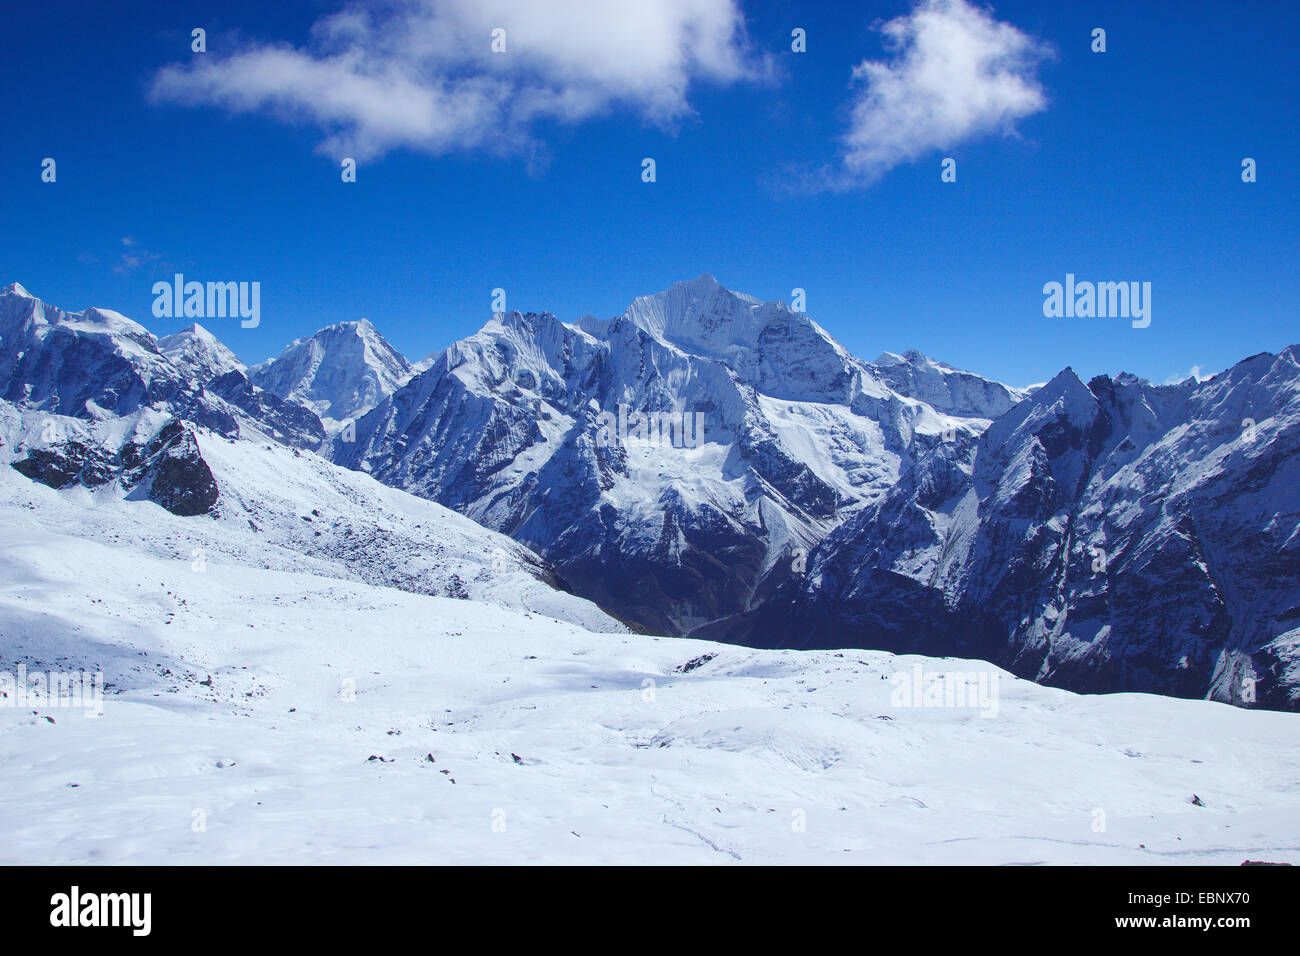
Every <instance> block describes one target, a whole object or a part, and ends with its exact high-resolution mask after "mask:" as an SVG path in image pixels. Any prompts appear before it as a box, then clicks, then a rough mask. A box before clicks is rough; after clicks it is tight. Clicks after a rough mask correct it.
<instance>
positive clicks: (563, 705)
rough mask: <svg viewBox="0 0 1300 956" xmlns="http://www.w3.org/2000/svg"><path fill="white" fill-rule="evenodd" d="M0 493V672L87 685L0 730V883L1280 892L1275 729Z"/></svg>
mask: <svg viewBox="0 0 1300 956" xmlns="http://www.w3.org/2000/svg"><path fill="white" fill-rule="evenodd" d="M229 447H231V448H234V447H237V446H229ZM204 450H205V454H208V453H213V457H214V460H215V461H216V463H215V464H214V468H215V469H217V470H219V471H220V470H221V469H223V468H225V467H227V466H226V465H225V464H222V463H221V461H220V458H221V454H218V453H215V452H216V451H217V450H215V449H214V448H213V447H211V443H210V442H209V443H208V445H207V446H205V449H204ZM219 451H220V452H221V453H225V450H219ZM288 454H289V455H290V456H291V457H292V453H288ZM256 461H257V462H261V463H262V464H261V466H262V467H267V468H272V467H273V465H274V462H273V461H270V460H267V459H261V458H259V459H256ZM232 467H233V466H232ZM245 467H247V468H249V469H252V468H253V467H254V464H252V463H249V464H246V466H245ZM0 473H6V474H4V477H3V479H0V489H3V492H4V500H3V502H0V635H2V637H3V640H2V641H0V655H2V660H0V670H5V671H8V672H10V673H14V672H15V671H16V668H17V666H18V664H19V663H23V664H25V665H26V667H27V668H28V669H29V671H38V670H45V671H51V670H63V671H66V670H72V669H79V668H88V669H92V670H94V669H100V670H102V672H103V673H104V675H105V678H106V680H107V682H108V684H109V688H108V693H107V695H106V697H107V699H106V702H105V704H104V707H103V713H102V716H86V712H83V711H78V710H72V709H68V708H58V707H53V706H49V702H47V701H41V700H36V701H35V702H28V703H27V705H26V706H23V707H14V706H4V707H0V767H2V768H3V775H4V781H5V786H4V787H3V788H2V789H0V862H3V863H46V864H65V863H167V864H197V863H298V862H304V863H331V864H358V863H360V864H370V863H460V864H468V863H655V864H735V863H752V864H763V863H829V864H835V863H840V864H854V863H1007V864H1015V863H1065V864H1076V863H1077V864H1082V863H1114V864H1139V863H1141V864H1147V863H1153V864H1182V863H1220V864H1238V863H1240V862H1242V861H1243V860H1245V859H1266V860H1273V861H1280V862H1292V863H1300V789H1298V788H1297V786H1296V783H1295V781H1296V780H1297V778H1298V777H1300V733H1297V731H1300V715H1296V714H1286V713H1277V712H1266V711H1250V710H1245V709H1238V708H1234V707H1230V706H1226V705H1222V704H1217V703H1212V702H1206V701H1189V700H1177V699H1170V698H1162V697H1155V696H1145V695H1136V694H1123V695H1114V696H1104V697H1080V696H1076V695H1073V694H1070V693H1068V692H1065V691H1059V690H1054V689H1050V688H1045V687H1040V686H1038V685H1036V684H1033V683H1031V682H1028V681H1020V680H1016V679H1015V678H1013V677H1011V676H1010V675H1009V674H1006V673H1004V672H1001V671H998V670H997V669H996V668H993V667H992V666H991V665H988V664H984V663H980V662H971V661H958V660H954V659H944V660H937V659H925V658H916V657H897V658H896V657H893V656H891V655H889V654H885V653H879V652H870V651H856V650H855V651H844V652H842V653H841V652H835V651H819V652H795V651H756V650H749V649H744V648H739V647H733V646H727V645H716V644H710V643H706V642H702V641H692V640H686V639H671V638H653V637H641V636H634V635H628V634H599V633H593V632H591V631H588V630H585V629H583V628H580V627H577V626H575V625H573V624H568V623H563V622H560V621H557V620H555V619H553V618H547V617H543V616H541V615H539V614H535V613H529V612H526V611H519V610H512V609H508V608H502V607H498V606H493V605H489V604H486V603H480V602H478V601H468V600H453V599H449V598H441V597H432V596H425V595H419V594H412V593H408V592H404V591H399V590H395V589H391V588H385V587H375V586H371V585H368V584H365V583H362V582H361V581H358V580H344V579H342V578H340V577H337V576H328V575H324V574H321V573H319V569H317V568H313V567H311V566H310V564H309V563H308V562H303V563H302V564H301V565H299V566H297V567H293V566H289V565H288V564H287V563H281V564H280V565H278V566H277V567H275V568H267V567H263V566H259V564H260V563H261V560H262V559H261V557H260V556H259V557H258V558H256V559H254V560H240V559H239V558H238V556H236V555H230V554H226V553H224V552H217V553H214V554H211V555H209V556H208V559H207V562H206V567H205V569H204V570H203V571H196V570H195V569H194V566H193V563H192V561H191V559H190V556H189V553H188V550H187V546H188V544H189V543H190V541H191V540H192V539H191V538H190V536H189V533H188V529H189V528H190V526H191V525H200V526H210V527H213V528H217V527H220V526H221V521H219V520H218V521H212V520H210V519H200V518H192V519H175V521H174V522H171V521H167V520H163V516H164V513H163V512H162V511H161V509H158V508H156V506H153V505H151V504H150V503H148V502H133V503H126V504H125V505H124V504H123V503H122V502H120V501H119V502H117V503H116V504H112V505H110V504H108V503H105V502H91V501H86V500H84V497H89V496H88V495H87V493H85V492H73V493H72V495H73V496H74V497H71V498H70V497H69V495H68V493H60V492H55V491H52V490H51V489H48V488H45V487H44V486H41V485H37V484H34V483H32V482H29V481H27V480H26V479H25V478H22V476H19V475H17V474H16V473H13V472H12V469H9V468H8V467H3V468H0ZM286 493H287V494H288V493H291V489H290V490H289V491H286ZM377 493H378V492H376V494H377ZM75 496H83V497H75ZM74 505H75V507H73V506H74ZM127 506H130V507H140V508H152V509H153V512H154V516H155V517H158V518H159V519H160V520H158V521H157V522H156V526H157V527H158V528H159V529H167V532H159V534H162V533H170V534H171V535H173V536H174V540H173V547H174V548H175V553H174V554H167V553H166V549H165V548H162V547H160V546H159V541H158V537H157V535H155V537H153V538H148V537H146V536H143V532H144V530H145V528H144V525H145V522H141V523H140V524H139V525H138V526H136V531H138V532H140V535H137V534H136V533H128V532H127V530H126V524H125V523H124V522H125V521H126V519H125V518H122V519H120V520H121V521H122V522H123V523H118V521H119V519H118V518H116V517H114V518H111V519H110V518H109V517H106V515H109V514H116V512H118V511H120V510H122V509H123V508H125V507H127ZM429 507H436V506H429ZM79 514H80V515H81V517H77V516H78V515H79ZM167 517H169V516H167ZM285 517H286V519H291V520H299V519H298V516H296V515H294V516H290V515H286V516H285ZM148 524H155V522H153V521H152V520H151V521H150V522H148ZM182 528H185V529H186V531H182V530H181V529H182ZM203 533H210V532H203ZM706 655H714V656H713V657H712V658H711V659H709V660H707V661H706V662H704V663H702V664H699V665H698V666H696V667H694V668H692V669H690V670H689V671H685V672H683V671H682V670H680V669H681V668H682V665H684V664H686V663H687V662H689V661H695V660H698V659H700V658H702V657H704V656H706ZM917 665H920V666H921V667H922V668H924V669H925V670H926V671H927V672H930V673H933V672H943V673H952V672H957V671H960V672H972V673H985V674H989V675H993V674H996V675H998V681H999V684H998V687H999V690H1000V694H999V697H998V707H997V713H996V716H992V717H983V716H981V711H980V710H978V709H969V708H957V707H928V708H919V707H918V708H913V707H905V706H899V705H896V704H895V703H894V701H893V700H892V695H893V688H894V684H893V681H892V680H891V679H889V678H892V677H893V675H895V674H897V673H898V672H900V671H902V672H911V671H912V669H913V668H914V667H915V666H917ZM208 683H210V686H207V684H208ZM353 691H355V693H353ZM0 703H3V701H0ZM372 758H373V759H372ZM430 758H432V759H430ZM453 781H454V782H453ZM1194 795H1195V797H1197V798H1199V801H1200V803H1201V804H1203V805H1202V806H1198V805H1196V804H1195V803H1193V802H1192V801H1193V796H1194ZM1099 814H1100V816H1099ZM1098 821H1100V824H1101V829H1098Z"/></svg>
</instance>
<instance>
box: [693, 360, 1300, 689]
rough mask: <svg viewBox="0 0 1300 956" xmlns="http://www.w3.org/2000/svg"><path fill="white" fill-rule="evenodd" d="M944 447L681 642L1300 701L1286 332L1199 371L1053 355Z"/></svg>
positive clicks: (1078, 683) (1291, 381) (1297, 403)
mask: <svg viewBox="0 0 1300 956" xmlns="http://www.w3.org/2000/svg"><path fill="white" fill-rule="evenodd" d="M955 451H956V449H937V450H935V451H934V452H931V453H930V454H929V455H927V456H926V457H924V458H923V459H922V460H921V462H920V463H919V464H918V467H917V469H916V470H915V472H914V474H913V476H912V477H911V478H910V480H904V481H900V483H899V484H898V485H897V486H896V487H895V488H894V489H892V491H891V492H890V494H889V495H887V496H886V497H885V498H884V499H883V500H882V501H880V502H877V503H873V504H872V505H870V506H868V507H867V508H865V509H863V510H862V511H861V512H860V513H859V514H858V515H856V516H854V517H853V518H851V519H850V520H849V521H847V522H846V523H845V524H843V525H841V526H840V527H839V528H837V529H835V530H834V531H833V532H831V534H830V535H828V536H827V538H826V540H825V541H824V542H823V544H822V545H821V546H820V547H819V548H818V549H817V551H816V552H815V553H814V554H813V555H812V557H811V559H810V562H809V568H808V573H807V575H806V576H804V578H803V579H802V580H795V581H791V582H788V583H787V584H786V585H784V586H783V587H782V588H781V589H780V591H779V592H778V593H777V594H776V595H774V596H773V597H772V598H771V599H770V600H769V601H768V602H767V603H766V604H765V605H763V606H762V607H761V608H759V609H757V610H755V611H752V612H749V613H747V614H743V615H736V616H733V617H731V618H729V619H725V620H722V621H718V622H714V623H713V624H711V625H709V626H708V627H705V628H700V629H698V630H697V631H695V632H693V634H692V636H695V637H712V638H720V639H723V640H730V641H734V642H738V643H746V644H758V645H764V646H781V645H785V646H802V647H840V646H845V645H852V646H861V647H872V648H880V649H885V650H893V651H908V652H916V653H924V654H931V655H962V656H973V657H981V658H985V659H988V660H991V661H994V662H995V663H998V664H1000V665H1002V666H1004V667H1006V668H1007V669H1009V670H1011V671H1012V672H1014V673H1016V674H1018V675H1020V676H1023V677H1028V678H1032V679H1035V680H1038V681H1040V682H1043V683H1047V684H1052V685H1056V686H1060V687H1065V688H1068V689H1071V690H1076V691H1085V692H1112V691H1145V692H1154V693H1161V694H1168V695H1174V696H1180V697H1210V698H1212V699H1215V700H1221V701H1225V702H1230V703H1236V704H1241V705H1246V706H1263V707H1270V708H1275V709H1284V710H1300V498H1298V497H1297V495H1296V490H1297V489H1300V366H1298V364H1297V349H1296V348H1295V347H1292V348H1290V349H1287V350H1285V351H1284V352H1282V353H1281V354H1279V355H1277V356H1272V355H1266V356H1255V357H1254V358H1251V359H1247V360H1246V361H1244V362H1241V363H1239V364H1238V365H1237V366H1235V367H1234V368H1232V369H1230V370H1228V371H1227V372H1224V373H1223V374H1222V375H1220V376H1217V377H1216V378H1214V379H1211V380H1209V381H1207V382H1202V383H1199V384H1197V383H1191V382H1186V383H1183V384H1181V385H1177V386H1153V385H1151V384H1149V383H1146V382H1141V381H1138V380H1136V379H1133V378H1132V377H1130V376H1119V377H1117V378H1115V379H1109V378H1100V379H1094V380H1093V381H1092V382H1090V383H1089V384H1088V385H1087V386H1084V385H1083V383H1082V382H1080V381H1079V380H1078V379H1077V378H1076V377H1075V376H1074V375H1073V373H1072V372H1069V371H1068V370H1067V371H1066V372H1063V373H1062V374H1061V375H1060V376H1058V377H1057V379H1055V380H1053V382H1052V383H1050V384H1049V385H1048V386H1046V387H1044V388H1043V389H1042V390H1041V391H1039V392H1038V393H1036V394H1035V395H1034V396H1033V397H1031V398H1029V399H1026V400H1025V401H1024V402H1022V403H1021V404H1020V405H1018V406H1017V407H1016V408H1014V409H1012V410H1011V411H1009V412H1008V413H1007V414H1006V415H1004V416H1002V417H1001V418H999V419H998V420H997V421H995V422H994V423H993V425H992V426H990V428H989V429H988V430H987V431H986V432H985V433H984V435H983V436H982V437H981V438H980V439H979V441H978V442H977V443H976V444H975V445H974V447H972V448H970V449H969V450H967V451H966V452H964V453H963V455H964V457H962V456H960V455H959V456H954V452H955Z"/></svg>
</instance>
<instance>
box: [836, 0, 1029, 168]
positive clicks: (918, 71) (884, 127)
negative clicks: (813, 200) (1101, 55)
mask: <svg viewBox="0 0 1300 956" xmlns="http://www.w3.org/2000/svg"><path fill="white" fill-rule="evenodd" d="M879 29H880V31H881V32H882V33H883V34H884V36H885V40H886V43H887V45H888V47H889V49H890V52H891V54H892V56H891V58H890V59H889V60H888V61H887V62H880V61H863V62H862V63H861V64H859V65H858V66H857V67H856V68H854V71H853V79H854V82H855V83H856V84H859V90H858V93H857V96H856V99H855V100H854V102H853V103H852V112H851V120H850V124H849V132H848V133H847V135H846V136H845V137H844V144H843V146H844V149H843V155H842V168H841V169H839V170H837V171H836V172H834V173H833V174H830V175H829V176H828V180H827V182H826V183H825V185H827V186H829V187H832V188H852V187H855V186H862V185H868V184H870V183H872V182H874V181H876V180H877V179H879V178H880V177H881V176H883V175H884V174H885V173H886V172H888V171H889V170H890V169H892V168H893V167H895V166H897V165H899V164H900V163H904V162H908V161H910V160H913V159H916V158H917V157H919V156H922V155H924V154H926V153H929V152H931V151H934V150H947V149H950V148H951V147H953V146H955V145H957V144H958V143H960V142H962V141H964V140H968V139H972V138H975V137H977V136H980V135H983V134H987V133H991V132H997V131H1011V130H1012V129H1013V125H1014V123H1015V121H1016V120H1018V119H1021V118H1023V117H1026V116H1029V115H1031V114H1033V113H1037V112H1039V111H1041V110H1043V109H1045V108H1046V106H1047V97H1046V95H1045V94H1044V92H1043V88H1042V85H1041V84H1040V83H1039V81H1038V77H1037V68H1038V65H1039V63H1040V62H1041V61H1042V60H1043V59H1044V58H1045V57H1047V56H1049V55H1050V54H1051V50H1050V48H1049V47H1048V46H1046V45H1045V44H1044V43H1042V42H1041V41H1039V40H1037V39H1035V38H1033V37H1030V36H1028V35H1027V34H1025V33H1022V32H1021V31H1020V30H1018V29H1017V28H1016V27H1014V26H1012V25H1011V24H1009V23H1004V22H1001V21H999V20H996V19H994V17H993V16H992V14H991V13H990V12H987V11H985V10H982V9H979V8H978V7H975V6H972V5H971V4H970V3H968V2H966V0H922V2H921V3H919V4H918V5H917V6H916V7H915V8H914V9H913V11H912V12H911V13H910V14H908V15H906V16H901V17H897V18H896V19H893V20H890V21H888V22H887V23H885V24H884V25H883V26H881V27H880V28H879ZM936 175H938V174H937V173H936Z"/></svg>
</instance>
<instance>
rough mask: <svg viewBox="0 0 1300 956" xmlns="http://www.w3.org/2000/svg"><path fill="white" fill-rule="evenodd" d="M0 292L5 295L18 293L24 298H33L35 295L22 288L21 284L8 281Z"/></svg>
mask: <svg viewBox="0 0 1300 956" xmlns="http://www.w3.org/2000/svg"><path fill="white" fill-rule="evenodd" d="M0 293H3V294H5V295H20V296H22V297H23V298H24V299H34V298H36V296H34V295H32V294H31V293H30V292H28V291H27V290H26V289H24V288H23V287H22V286H21V285H19V284H18V283H17V282H11V283H9V284H8V285H7V286H5V287H4V288H3V289H0Z"/></svg>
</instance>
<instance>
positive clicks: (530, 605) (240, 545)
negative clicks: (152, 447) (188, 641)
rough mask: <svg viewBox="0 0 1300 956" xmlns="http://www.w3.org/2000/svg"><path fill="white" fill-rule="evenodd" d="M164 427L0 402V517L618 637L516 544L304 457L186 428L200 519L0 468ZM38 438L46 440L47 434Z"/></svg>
mask: <svg viewBox="0 0 1300 956" xmlns="http://www.w3.org/2000/svg"><path fill="white" fill-rule="evenodd" d="M168 420H169V418H168V416H166V415H164V414H162V413H159V412H154V411H151V410H143V411H141V412H138V413H135V414H133V415H128V416H124V417H121V418H114V419H108V420H106V421H103V422H87V421H85V420H82V419H76V418H67V417H63V416H58V415H50V414H47V413H42V412H36V411H31V410H28V411H22V412H20V411H19V410H18V409H16V408H15V407H14V406H13V405H11V404H9V403H7V402H0V514H5V513H19V514H23V515H25V516H28V517H31V518H33V519H34V520H37V521H39V522H40V523H41V525H42V527H46V528H48V529H50V530H51V531H58V532H61V533H65V534H71V535H77V536H84V537H90V538H93V539H95V540H99V541H104V542H106V543H111V544H115V545H116V544H120V543H124V542H131V544H132V547H133V548H134V549H137V550H142V551H145V552H147V553H150V554H152V555H154V556H157V557H163V558H167V559H171V558H174V559H176V560H180V559H182V558H183V559H184V560H185V561H187V562H199V563H207V562H214V561H215V562H225V563H236V564H240V565H245V566H248V567H254V568H273V569H276V570H281V571H292V572H302V573H308V574H313V575H318V576H323V577H330V578H342V579H347V580H353V581H364V582H366V583H369V584H372V585H385V586H389V587H397V588H400V589H402V590H407V591H412V592H415V593H420V594H439V595H448V596H454V597H463V598H474V599H477V600H481V601H486V602H490V603H494V604H501V605H504V606H507V607H515V608H519V609H521V610H524V611H531V612H534V613H539V614H545V615H548V616H553V617H556V618H559V619H562V620H565V621H569V622H572V623H574V624H576V625H579V626H582V627H588V628H592V629H595V630H601V631H618V632H621V631H624V630H626V628H624V626H623V625H622V624H620V623H619V622H618V621H616V620H615V619H614V618H612V617H610V616H609V615H608V614H606V613H605V612H604V611H602V610H600V609H599V608H598V607H597V606H596V605H594V604H592V603H591V602H589V601H586V600H584V599H582V598H579V597H576V596H574V595H572V594H568V593H566V592H564V591H560V590H557V589H555V588H553V587H552V586H551V585H550V584H547V583H545V582H544V581H543V580H542V579H540V578H539V575H540V574H542V573H544V565H543V562H542V561H541V559H540V558H538V557H537V555H535V554H533V553H532V552H531V551H529V550H528V549H527V548H525V547H524V546H522V545H520V544H518V543H517V542H515V541H513V540H511V539H510V538H507V537H506V536H505V535H501V534H497V533H496V532H494V531H490V530H488V529H486V528H484V527H482V526H481V525H477V524H475V523H474V522H473V521H471V520H469V519H468V518H466V517H464V516H462V515H459V514H457V513H456V512H454V511H451V510H449V509H447V508H444V507H442V506H441V505H438V504H435V503H433V502H431V501H426V500H424V499H422V498H417V497H415V496H414V495H410V494H407V493H406V492H404V491H400V490H398V489H396V488H390V487H388V486H386V485H382V484H380V483H379V482H377V481H375V480H374V479H373V478H371V477H369V476H368V475H365V474H362V473H360V472H354V471H349V470H347V469H345V468H340V467H339V466H337V465H333V464H331V463H329V462H327V461H325V460H324V459H322V458H320V457H318V456H316V455H315V454H312V453H311V452H303V451H298V450H295V449H291V448H286V447H284V446H282V445H276V444H273V443H270V442H268V443H265V444H258V443H255V442H252V441H248V440H244V439H239V440H231V439H227V438H223V437H222V436H220V435H217V434H214V433H212V432H209V431H207V430H206V429H202V428H195V429H194V433H195V436H196V439H197V441H198V444H199V450H200V453H201V454H202V456H203V460H204V461H205V462H207V464H208V467H209V468H210V469H211V470H212V473H213V477H214V478H215V479H216V482H217V487H218V489H219V492H220V496H219V498H218V500H217V503H216V505H215V506H214V511H213V514H212V515H211V516H205V517H195V518H188V517H178V516H176V515H173V514H171V513H170V512H168V511H166V510H165V509H163V508H161V507H159V506H158V505H156V504H154V503H153V502H151V501H149V500H147V499H144V500H141V496H140V494H139V493H138V491H133V492H129V493H128V492H124V490H123V489H122V488H121V487H120V486H119V485H118V484H117V483H116V482H113V483H110V484H108V485H105V486H103V487H100V488H97V489H93V490H92V489H87V488H85V487H82V486H80V485H77V486H71V487H68V488H65V489H62V490H60V491H55V490H53V489H51V488H48V487H46V486H45V485H42V484H40V483H38V482H33V481H31V480H29V479H27V478H26V477H24V476H23V475H21V474H19V473H18V472H17V471H15V470H14V469H12V468H10V467H8V463H9V462H11V461H15V460H17V459H20V458H23V457H25V456H26V454H27V450H30V449H32V448H37V447H42V446H44V445H46V444H50V443H58V442H62V441H65V440H69V439H71V440H74V441H80V442H82V443H84V444H89V445H98V446H101V447H113V448H116V447H118V446H120V445H121V443H122V442H123V441H125V440H126V439H128V438H131V439H133V440H135V441H136V442H140V443H143V442H146V441H147V440H148V439H149V438H150V437H152V436H153V435H154V434H155V433H156V432H157V431H158V429H159V428H160V427H161V426H162V425H163V424H164V423H165V422H167V421H168ZM47 438H48V439H49V441H48V442H47V441H46V439H47Z"/></svg>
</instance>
